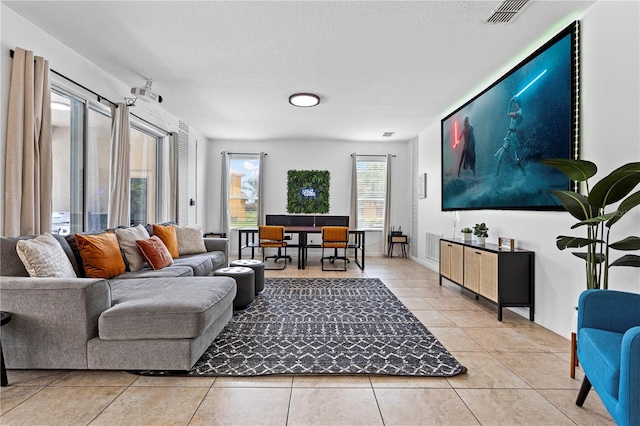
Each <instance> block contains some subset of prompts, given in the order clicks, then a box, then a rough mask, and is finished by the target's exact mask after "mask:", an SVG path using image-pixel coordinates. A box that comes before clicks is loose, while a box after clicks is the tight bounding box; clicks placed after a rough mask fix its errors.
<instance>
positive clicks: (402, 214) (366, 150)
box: [198, 140, 411, 256]
mask: <svg viewBox="0 0 640 426" xmlns="http://www.w3.org/2000/svg"><path fill="white" fill-rule="evenodd" d="M407 145H408V142H392V143H381V142H371V143H366V142H357V143H356V142H347V141H344V142H342V141H316V142H310V141H300V142H298V141H286V142H285V141H256V142H238V141H220V140H214V141H209V142H208V147H207V156H206V158H202V160H201V161H202V162H204V164H205V165H206V167H207V168H208V170H209V173H208V174H207V181H206V184H205V185H206V194H205V198H206V200H207V206H208V209H207V218H206V221H204V223H206V226H207V230H210V231H217V230H219V228H220V203H219V200H220V180H221V173H220V167H221V164H222V158H221V157H222V156H221V155H220V153H221V152H222V151H227V152H253V153H257V152H260V151H264V152H265V153H267V156H266V159H265V165H264V174H265V176H261V178H262V179H264V187H265V195H264V199H265V200H264V201H265V214H286V213H287V171H289V170H328V171H329V172H330V174H331V183H330V188H329V214H331V215H346V216H348V215H349V198H350V192H351V156H350V155H351V154H352V153H353V152H355V153H357V154H359V155H364V154H367V155H383V154H384V155H386V154H394V155H396V157H395V158H393V161H392V163H391V168H392V169H391V170H392V189H391V225H393V226H402V229H406V230H407V231H408V230H409V226H410V225H411V209H410V208H409V206H410V205H411V171H410V168H411V158H410V157H409V151H408V150H407ZM198 149H200V148H198ZM198 186H201V183H200V182H199V183H198ZM237 247H238V243H237V233H233V235H231V248H232V251H233V252H234V253H235V252H237ZM382 252H383V250H382V243H381V233H380V232H367V234H366V253H367V256H369V255H376V254H381V253H382Z"/></svg>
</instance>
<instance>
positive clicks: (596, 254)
mask: <svg viewBox="0 0 640 426" xmlns="http://www.w3.org/2000/svg"><path fill="white" fill-rule="evenodd" d="M542 163H543V164H546V165H549V166H552V167H555V168H556V169H558V170H560V171H561V172H562V173H564V175H565V176H567V177H568V178H569V179H571V180H573V181H576V182H583V183H584V194H579V193H577V192H573V191H561V190H551V192H552V194H553V195H554V196H555V197H556V198H558V200H559V201H560V203H561V204H562V206H563V207H564V208H565V210H567V211H568V212H569V213H570V214H571V215H572V216H573V217H575V218H576V219H578V222H577V223H575V224H574V225H573V226H572V227H571V229H575V228H580V227H585V228H586V234H587V235H586V237H574V236H567V235H559V236H558V237H556V245H557V246H558V248H559V249H560V250H564V249H567V248H571V249H573V248H582V249H584V250H586V251H574V252H573V254H574V255H575V256H578V257H580V258H582V259H584V260H585V264H586V274H587V289H593V288H596V289H597V288H601V289H607V288H608V287H609V267H610V266H635V267H640V256H638V255H634V254H626V255H624V256H622V257H619V258H618V259H616V260H614V261H611V256H612V255H611V254H610V250H611V249H613V250H620V251H635V250H640V237H638V236H628V237H626V238H623V239H622V240H619V241H616V242H609V233H610V231H611V227H612V226H613V225H614V224H615V223H617V222H618V221H619V220H620V219H621V218H622V217H623V216H624V215H625V214H627V213H628V212H629V211H630V210H631V209H633V208H634V207H637V206H638V204H640V191H637V192H634V193H632V194H631V195H629V194H630V193H631V191H633V190H634V188H635V187H636V186H638V183H640V162H637V163H628V164H625V165H623V166H621V167H619V168H617V169H616V170H614V171H612V172H611V173H609V174H608V175H607V176H605V177H604V178H602V179H601V180H600V181H598V182H597V183H596V184H595V185H594V186H593V187H590V186H589V179H590V178H591V177H593V176H594V175H595V174H596V173H597V171H598V168H597V167H596V165H595V164H594V163H592V162H590V161H585V160H569V159H562V158H550V159H547V160H542ZM625 197H626V198H625ZM617 202H620V204H618V208H617V209H615V210H613V211H609V212H607V211H605V210H606V208H607V207H608V206H611V205H612V204H614V203H617Z"/></svg>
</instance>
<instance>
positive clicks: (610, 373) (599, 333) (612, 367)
mask: <svg viewBox="0 0 640 426" xmlns="http://www.w3.org/2000/svg"><path fill="white" fill-rule="evenodd" d="M622 337H623V334H622V333H616V332H614V331H607V330H600V329H595V328H582V329H580V333H579V336H578V349H579V359H580V361H581V362H585V363H589V364H590V365H597V366H599V368H597V369H594V370H593V372H592V373H591V375H590V376H589V380H590V381H591V382H592V383H598V384H600V386H601V389H605V390H606V391H607V392H608V393H609V394H610V395H611V396H613V397H614V398H616V399H617V398H618V389H619V386H620V354H621V351H622ZM585 357H588V358H589V360H586V359H584V358H585ZM594 375H595V377H594Z"/></svg>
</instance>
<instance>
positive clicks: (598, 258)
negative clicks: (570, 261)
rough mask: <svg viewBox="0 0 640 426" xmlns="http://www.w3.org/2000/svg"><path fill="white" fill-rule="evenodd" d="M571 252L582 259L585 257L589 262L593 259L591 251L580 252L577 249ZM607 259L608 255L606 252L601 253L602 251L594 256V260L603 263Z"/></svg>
mask: <svg viewBox="0 0 640 426" xmlns="http://www.w3.org/2000/svg"><path fill="white" fill-rule="evenodd" d="M571 254H573V255H574V256H578V257H579V258H580V259H584V260H586V261H587V262H589V261H590V260H591V256H589V253H580V252H577V251H574V252H571ZM606 259H607V257H606V256H605V255H604V254H600V253H595V254H594V256H593V261H594V262H595V263H602V262H604V261H605V260H606Z"/></svg>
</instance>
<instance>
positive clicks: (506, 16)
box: [485, 0, 529, 24]
mask: <svg viewBox="0 0 640 426" xmlns="http://www.w3.org/2000/svg"><path fill="white" fill-rule="evenodd" d="M528 2H529V0H504V1H501V2H500V4H499V5H498V6H497V7H496V8H495V9H493V12H491V15H490V16H489V17H488V18H487V19H486V20H485V22H487V23H489V24H506V23H507V22H510V21H511V20H512V19H513V18H515V16H516V15H517V14H518V13H519V12H520V11H521V10H522V9H523V8H524V7H525V5H526V4H527V3H528Z"/></svg>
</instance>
